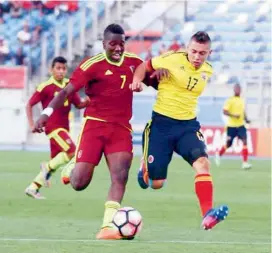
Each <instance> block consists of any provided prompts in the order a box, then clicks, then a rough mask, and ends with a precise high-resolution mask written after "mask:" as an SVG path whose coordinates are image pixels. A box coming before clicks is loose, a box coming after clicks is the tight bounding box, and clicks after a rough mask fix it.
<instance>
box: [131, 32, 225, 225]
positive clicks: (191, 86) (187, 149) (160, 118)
mask: <svg viewBox="0 0 272 253" xmlns="http://www.w3.org/2000/svg"><path fill="white" fill-rule="evenodd" d="M210 53H211V40H210V37H209V35H208V34H207V33H205V32H201V31H200V32H197V33H196V34H194V35H193V36H192V37H191V39H190V42H189V44H188V47H187V50H186V52H182V51H176V52H173V51H172V52H171V51H170V52H168V53H166V54H164V55H161V56H158V57H155V58H152V59H151V60H149V61H148V62H145V63H142V64H141V65H140V66H139V67H138V68H137V69H136V71H135V74H134V77H133V83H132V84H131V85H130V87H131V89H132V90H135V89H141V86H142V83H141V81H142V80H143V78H144V76H145V74H146V73H147V72H152V71H154V70H157V71H158V70H160V71H161V79H160V82H159V85H158V94H157V99H156V102H155V105H154V108H153V114H152V120H151V121H150V122H149V123H148V124H147V125H146V127H145V130H144V133H143V153H144V156H143V159H142V163H141V168H140V170H139V173H138V182H139V184H140V186H141V187H142V188H144V189H146V188H148V187H151V188H153V189H160V188H162V187H163V185H164V183H165V181H166V177H167V169H168V165H169V163H170V161H171V159H172V155H173V152H176V153H177V154H179V155H180V156H182V157H183V159H184V160H186V161H187V162H188V163H189V164H190V165H191V166H192V167H193V169H194V170H195V173H196V175H195V192H196V195H197V197H198V200H199V204H200V209H201V214H202V217H203V221H202V224H201V225H202V227H203V228H204V229H205V230H208V229H211V228H213V227H214V226H215V225H216V224H217V223H218V222H220V221H222V220H224V219H225V218H226V216H227V215H228V207H227V206H220V207H218V208H214V207H213V184H212V176H211V174H210V162H209V160H208V155H207V153H206V146H205V143H204V138H203V136H202V134H201V132H200V124H199V122H198V121H197V119H196V108H197V103H198V98H199V96H200V95H201V93H202V91H203V90H204V88H205V86H206V85H207V82H208V79H209V78H210V77H211V75H212V73H213V69H212V66H211V65H210V64H209V63H207V62H206V59H207V57H208V56H209V55H210Z"/></svg>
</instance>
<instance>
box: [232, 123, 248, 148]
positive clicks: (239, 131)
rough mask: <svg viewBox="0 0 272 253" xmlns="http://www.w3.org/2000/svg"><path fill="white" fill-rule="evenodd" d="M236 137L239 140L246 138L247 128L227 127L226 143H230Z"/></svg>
mask: <svg viewBox="0 0 272 253" xmlns="http://www.w3.org/2000/svg"><path fill="white" fill-rule="evenodd" d="M235 137H238V138H239V139H240V140H246V139H247V130H246V128H245V126H240V127H227V145H228V147H230V146H231V145H232V142H233V139H234V138H235Z"/></svg>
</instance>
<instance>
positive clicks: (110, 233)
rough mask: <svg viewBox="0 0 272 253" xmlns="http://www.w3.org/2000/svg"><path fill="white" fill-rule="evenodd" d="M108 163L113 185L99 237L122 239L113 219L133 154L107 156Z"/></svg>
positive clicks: (121, 197)
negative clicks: (114, 226) (113, 223)
mask: <svg viewBox="0 0 272 253" xmlns="http://www.w3.org/2000/svg"><path fill="white" fill-rule="evenodd" d="M106 160H107V164H108V167H109V171H110V176H111V186H110V189H109V193H108V198H107V202H106V203H105V212H104V219H103V224H102V228H101V230H100V232H99V233H98V234H97V235H96V238H97V239H104V240H107V239H108V240H118V239H122V237H121V235H120V234H119V232H118V230H116V229H115V228H113V226H112V219H113V216H114V215H115V213H116V211H117V210H118V209H119V208H120V206H121V205H120V204H121V202H122V200H123V197H124V194H125V190H126V184H127V181H128V173H129V169H130V166H131V161H132V154H131V153H128V152H118V153H113V154H109V155H107V156H106Z"/></svg>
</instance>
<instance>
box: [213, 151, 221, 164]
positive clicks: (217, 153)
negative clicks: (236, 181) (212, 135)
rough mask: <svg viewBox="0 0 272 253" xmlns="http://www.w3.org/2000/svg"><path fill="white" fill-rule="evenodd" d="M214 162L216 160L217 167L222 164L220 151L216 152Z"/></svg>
mask: <svg viewBox="0 0 272 253" xmlns="http://www.w3.org/2000/svg"><path fill="white" fill-rule="evenodd" d="M214 162H215V164H216V166H217V167H219V166H220V163H221V158H220V154H219V152H218V151H216V152H215V156H214Z"/></svg>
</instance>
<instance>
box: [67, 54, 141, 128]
mask: <svg viewBox="0 0 272 253" xmlns="http://www.w3.org/2000/svg"><path fill="white" fill-rule="evenodd" d="M141 63H142V60H141V59H140V58H138V57H137V56H136V55H134V54H130V53H126V52H125V53H124V55H123V58H122V60H121V61H120V62H119V63H116V62H111V61H110V60H109V59H107V57H106V55H105V54H103V53H101V54H98V55H96V56H94V57H91V58H88V59H87V60H84V61H83V62H82V63H81V64H80V65H79V66H78V67H77V68H76V70H75V71H74V73H73V74H72V77H71V79H70V83H72V84H73V85H74V87H75V89H76V90H79V89H80V88H82V87H83V86H85V93H86V94H87V95H88V96H89V98H90V101H91V102H90V104H89V106H88V107H87V108H86V110H85V114H84V116H85V117H86V118H89V119H97V120H102V121H107V122H115V123H118V124H121V125H123V126H126V127H128V128H131V126H130V123H129V121H130V119H131V116H132V95H133V92H132V91H131V90H130V89H129V84H131V83H132V80H133V73H134V70H135V68H136V67H137V66H138V65H139V64H141Z"/></svg>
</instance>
